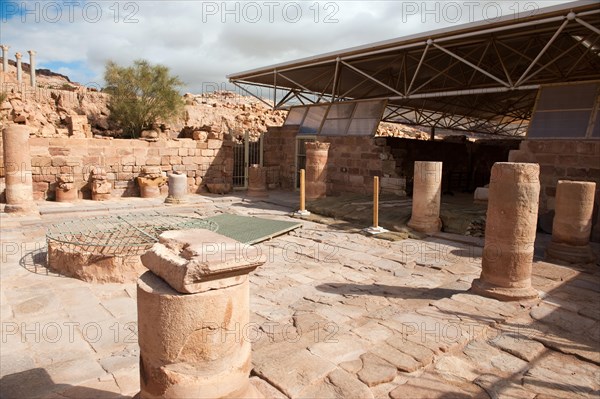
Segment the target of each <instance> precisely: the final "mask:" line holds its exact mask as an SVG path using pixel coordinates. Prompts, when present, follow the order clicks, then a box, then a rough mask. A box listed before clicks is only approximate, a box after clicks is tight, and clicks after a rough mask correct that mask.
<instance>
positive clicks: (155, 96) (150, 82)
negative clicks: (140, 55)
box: [104, 60, 183, 137]
mask: <svg viewBox="0 0 600 399" xmlns="http://www.w3.org/2000/svg"><path fill="white" fill-rule="evenodd" d="M104 80H105V82H106V88H105V91H106V92H107V93H109V94H111V97H110V99H109V104H108V108H109V110H110V119H111V120H112V121H113V122H115V123H116V124H117V125H118V126H120V127H121V128H122V129H123V134H124V135H125V136H129V137H139V136H140V134H141V132H142V131H143V130H147V129H149V128H151V127H152V125H153V124H154V123H156V122H157V121H158V120H161V121H163V122H166V121H167V120H169V119H170V118H173V117H176V116H177V115H178V114H179V113H180V112H181V110H182V109H183V100H182V99H181V95H180V94H179V92H178V90H177V89H178V88H179V87H181V86H182V85H183V82H182V81H181V80H179V78H178V77H177V76H171V74H170V72H169V68H167V67H165V66H163V65H151V64H150V63H149V62H148V61H146V60H137V61H135V62H134V63H133V65H132V66H129V67H122V66H119V65H117V64H116V63H114V62H113V61H109V62H108V63H107V64H106V70H105V72H104Z"/></svg>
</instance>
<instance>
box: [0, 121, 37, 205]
mask: <svg viewBox="0 0 600 399" xmlns="http://www.w3.org/2000/svg"><path fill="white" fill-rule="evenodd" d="M2 140H3V150H4V171H5V180H6V208H5V212H7V213H8V212H31V213H35V212H37V205H36V204H35V202H33V180H32V175H31V155H30V152H29V129H28V128H27V127H26V126H24V125H8V126H7V127H6V128H4V130H3V132H2Z"/></svg>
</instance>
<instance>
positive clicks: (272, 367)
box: [254, 349, 336, 398]
mask: <svg viewBox="0 0 600 399" xmlns="http://www.w3.org/2000/svg"><path fill="white" fill-rule="evenodd" d="M254 359H255V361H254V372H255V373H256V374H257V375H258V376H260V377H261V378H264V379H265V380H266V381H268V382H269V383H270V384H271V385H273V386H274V387H276V388H277V389H279V390H281V391H282V392H283V393H284V394H286V395H288V396H290V397H294V398H295V397H299V396H301V394H302V392H303V391H304V389H305V388H306V387H308V386H310V385H312V384H314V383H316V382H317V381H321V380H322V379H323V378H324V377H325V376H326V375H327V374H329V373H330V372H331V371H333V370H334V369H335V367H336V366H335V364H334V363H332V362H329V361H327V360H323V359H322V358H321V357H319V356H315V355H313V354H311V353H310V352H308V351H307V350H306V349H295V350H293V349H288V350H284V351H281V350H277V351H268V352H264V353H261V352H257V353H256V354H255V355H254Z"/></svg>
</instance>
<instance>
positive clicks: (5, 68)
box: [0, 44, 9, 73]
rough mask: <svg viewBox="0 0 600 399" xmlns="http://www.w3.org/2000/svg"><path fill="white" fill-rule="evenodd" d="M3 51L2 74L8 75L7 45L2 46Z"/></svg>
mask: <svg viewBox="0 0 600 399" xmlns="http://www.w3.org/2000/svg"><path fill="white" fill-rule="evenodd" d="M0 48H1V49H2V72H4V73H8V48H9V46H7V45H6V44H3V45H2V46H0Z"/></svg>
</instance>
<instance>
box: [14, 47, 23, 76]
mask: <svg viewBox="0 0 600 399" xmlns="http://www.w3.org/2000/svg"><path fill="white" fill-rule="evenodd" d="M15 58H16V59H17V83H18V84H21V83H23V67H22V66H21V53H15Z"/></svg>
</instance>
